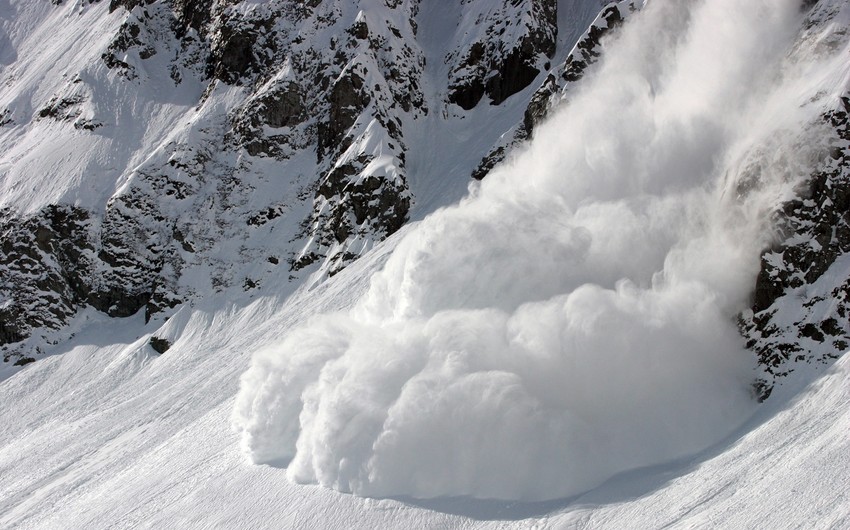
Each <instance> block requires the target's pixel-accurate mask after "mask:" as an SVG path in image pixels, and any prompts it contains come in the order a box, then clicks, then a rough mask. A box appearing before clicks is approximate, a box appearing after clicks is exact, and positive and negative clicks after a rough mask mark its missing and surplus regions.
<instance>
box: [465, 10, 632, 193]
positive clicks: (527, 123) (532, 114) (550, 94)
mask: <svg viewBox="0 0 850 530" xmlns="http://www.w3.org/2000/svg"><path fill="white" fill-rule="evenodd" d="M637 9H638V2H636V1H635V0H624V1H619V2H611V3H609V4H607V5H605V6H604V7H603V8H602V11H601V12H600V13H599V15H598V16H597V17H596V19H595V20H594V21H593V23H592V24H591V25H590V27H589V28H588V29H587V31H585V32H584V35H582V37H581V38H580V39H579V41H578V42H577V43H576V44H575V46H574V47H573V49H572V50H571V51H570V53H569V55H568V56H567V58H566V60H565V61H564V62H563V63H561V64H560V65H557V66H556V67H555V68H552V69H551V70H550V71H549V74H548V75H547V76H546V78H545V80H544V81H543V83H542V84H541V85H540V86H539V88H537V90H536V91H535V92H534V94H533V95H532V97H531V101H530V102H529V104H528V107H527V108H526V110H525V114H524V116H523V120H522V123H521V124H519V126H518V127H517V128H516V130H515V131H514V133H513V134H512V135H508V136H506V137H504V138H503V139H502V141H501V142H500V143H498V144H497V145H495V146H494V147H493V149H492V150H491V151H490V152H489V153H488V154H487V155H486V156H485V157H484V158H483V159H482V160H481V162H480V163H479V165H478V167H477V168H476V169H475V171H474V172H473V174H472V176H473V178H475V179H478V180H480V179H483V178H484V177H485V176H486V175H487V173H489V172H490V170H491V169H493V168H494V167H495V166H496V165H497V164H498V163H500V162H501V161H502V160H504V158H505V155H506V154H507V153H508V152H510V150H511V149H513V148H514V147H515V146H517V145H518V144H519V143H521V142H524V141H525V140H527V139H528V138H530V137H531V133H532V131H533V130H534V125H535V124H537V123H540V121H542V120H543V119H545V118H546V115H547V114H548V113H549V110H550V109H552V108H553V107H554V106H555V105H557V104H558V103H559V102H560V101H562V100H564V99H566V98H567V97H568V94H569V91H570V88H571V86H572V85H573V84H574V83H576V82H578V81H580V80H581V78H582V77H583V76H584V74H585V72H586V70H587V68H588V67H590V66H591V65H593V63H595V62H596V61H597V60H598V58H599V57H600V56H601V54H602V42H603V38H604V37H605V36H606V35H608V34H609V33H610V32H611V31H612V30H615V29H616V28H617V27H618V26H620V24H622V23H623V21H624V20H625V19H626V18H627V17H628V16H629V15H631V14H632V13H634V12H635V11H636V10H637ZM547 70H548V68H547ZM535 75H536V74H535Z"/></svg>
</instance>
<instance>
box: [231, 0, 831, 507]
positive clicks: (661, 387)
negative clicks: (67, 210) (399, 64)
mask: <svg viewBox="0 0 850 530" xmlns="http://www.w3.org/2000/svg"><path fill="white" fill-rule="evenodd" d="M802 19H803V14H802V13H801V11H800V2H799V1H798V0H750V1H747V2H741V1H740V0H710V1H663V0H654V1H652V2H648V3H647V5H646V6H645V8H644V9H643V11H642V12H641V13H640V14H638V15H636V16H634V17H633V18H631V19H630V21H629V22H628V23H627V24H626V25H625V26H624V27H623V29H622V30H621V31H620V33H619V35H617V36H616V38H615V40H613V41H611V42H609V43H607V45H606V52H605V59H604V61H603V62H602V63H600V65H599V66H598V68H597V69H596V71H595V72H594V73H593V74H591V75H590V77H588V78H587V79H586V80H585V82H584V84H583V85H582V87H581V88H580V89H579V90H578V91H577V92H576V93H575V94H574V95H573V96H572V97H571V99H570V101H569V102H566V103H565V104H563V105H562V106H561V107H560V108H559V110H558V111H557V112H556V113H555V115H554V117H553V118H551V119H550V120H549V122H548V123H546V124H544V125H542V126H540V127H539V128H538V132H537V135H536V137H535V138H534V139H533V141H532V142H531V143H530V144H529V145H528V146H527V147H526V148H525V150H524V151H523V152H521V153H518V154H517V155H516V156H515V157H514V158H513V159H512V160H511V161H509V162H508V163H506V164H505V165H503V166H502V167H500V168H499V169H497V170H495V171H494V172H493V173H491V174H490V175H489V176H488V177H487V178H486V179H485V180H484V181H483V183H481V184H480V185H475V186H473V187H472V188H471V190H470V194H469V196H468V197H467V198H466V199H464V200H463V201H462V202H461V203H460V204H458V205H455V206H452V207H449V208H445V209H442V210H440V211H437V212H436V213H434V214H432V215H431V216H429V217H428V218H426V219H425V220H424V221H422V222H421V223H420V224H419V225H417V226H416V227H415V228H414V229H413V230H411V231H410V232H409V233H408V234H407V235H406V236H405V237H404V239H403V240H402V241H401V242H400V243H399V244H398V246H397V248H396V249H395V251H394V253H393V254H392V256H391V257H390V258H389V260H388V262H387V263H386V265H385V267H384V269H383V270H382V271H380V272H378V273H377V274H375V275H374V277H373V278H372V281H371V286H370V288H369V290H368V292H367V293H366V294H365V295H364V296H363V298H362V299H361V300H360V301H359V302H358V303H357V304H356V306H355V307H354V308H353V309H352V310H350V311H348V312H346V313H344V314H331V315H323V316H320V317H318V318H314V319H313V320H312V321H310V322H309V323H308V324H307V325H304V326H302V327H299V328H297V329H294V330H292V331H291V332H290V333H289V334H288V336H287V338H286V339H285V340H284V342H283V343H282V344H280V345H278V346H277V347H275V348H272V349H270V350H266V351H261V352H258V353H257V354H255V356H254V359H253V362H252V365H251V367H250V369H249V370H248V371H247V372H246V373H245V374H244V375H243V377H242V380H241V390H240V393H239V395H238V398H237V403H236V408H235V411H234V424H235V426H236V428H237V429H238V430H239V431H240V432H241V433H242V437H243V444H244V447H245V449H246V451H247V452H248V454H249V455H250V458H251V459H252V461H254V462H256V463H274V464H278V465H280V464H284V465H286V466H287V471H286V472H287V475H288V476H289V477H290V478H291V479H292V480H294V481H297V482H305V483H318V484H321V485H323V486H327V487H331V488H336V489H339V490H341V491H346V492H353V493H355V494H358V495H367V496H397V495H409V496H414V497H422V498H426V497H435V496H455V495H469V496H474V497H479V498H499V499H518V500H542V499H550V498H558V497H565V496H569V495H573V494H576V493H579V492H582V491H585V490H588V489H590V488H593V487H595V486H596V485H598V484H600V483H602V482H603V481H604V480H606V479H607V478H609V477H611V476H612V475H614V474H616V473H618V472H622V471H625V470H628V469H633V468H636V467H640V466H647V465H652V464H657V463H661V462H665V461H669V460H671V459H674V458H679V457H682V456H685V455H689V454H694V453H695V452H698V451H700V450H702V449H704V448H706V447H708V446H709V445H711V444H712V443H715V442H717V441H719V440H720V439H722V438H723V437H725V436H727V435H729V434H730V433H731V432H732V431H733V430H734V429H735V428H736V427H738V426H739V425H741V423H742V422H743V421H744V420H746V418H747V417H748V416H749V415H750V414H751V413H752V412H753V410H754V408H755V406H756V405H755V403H754V400H753V397H752V396H751V392H750V385H751V383H752V380H753V377H754V365H753V362H752V357H753V356H752V354H751V353H749V352H747V351H746V350H745V349H744V347H743V344H742V341H741V339H740V337H739V335H738V333H737V330H736V324H735V315H736V314H737V313H738V312H740V311H742V310H744V309H745V308H746V307H747V306H748V303H749V296H750V293H751V290H752V286H753V284H754V279H755V276H756V274H757V272H758V267H759V253H760V250H761V249H762V248H764V247H765V246H766V245H767V244H768V243H769V241H770V237H771V227H770V218H771V213H772V212H774V211H775V210H776V208H777V207H778V205H780V204H781V203H782V202H783V201H784V200H787V199H789V198H790V197H791V196H792V194H793V193H794V189H795V186H797V185H798V184H799V183H800V181H801V179H802V178H804V177H805V175H806V174H807V171H809V170H810V168H811V167H812V164H814V163H816V161H817V160H818V158H819V157H820V156H823V153H824V149H823V145H824V142H825V141H826V134H825V133H824V130H823V129H821V128H820V127H818V126H817V124H818V123H819V121H820V120H819V116H820V114H821V113H822V112H823V110H824V108H825V106H826V105H828V104H829V103H830V102H831V101H832V98H833V97H834V94H833V93H827V92H828V91H824V90H822V88H823V86H825V85H829V82H830V80H829V72H832V71H834V70H835V64H837V63H835V61H836V60H837V59H836V58H835V57H836V54H834V53H825V52H823V53H822V52H820V51H818V50H819V48H818V46H817V38H816V36H810V37H811V38H807V37H806V35H805V30H804V29H803V28H802Z"/></svg>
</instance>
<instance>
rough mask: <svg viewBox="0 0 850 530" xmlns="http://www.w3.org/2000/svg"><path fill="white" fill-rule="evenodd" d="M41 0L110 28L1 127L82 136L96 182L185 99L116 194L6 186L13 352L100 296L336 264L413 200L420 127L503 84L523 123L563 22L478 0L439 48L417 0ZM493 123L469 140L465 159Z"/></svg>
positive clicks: (223, 287)
mask: <svg viewBox="0 0 850 530" xmlns="http://www.w3.org/2000/svg"><path fill="white" fill-rule="evenodd" d="M585 3H588V5H589V4H598V2H596V0H593V1H591V0H587V2H585ZM21 5H22V6H23V4H21ZM600 5H601V4H600ZM26 7H27V8H28V9H31V10H33V12H34V13H36V14H37V16H40V17H42V18H43V19H47V18H49V17H78V18H79V19H80V20H81V22H80V24H81V25H83V22H82V19H84V18H85V19H87V20H88V21H89V22H88V24H89V25H91V24H92V23H96V24H102V25H103V27H104V28H109V29H108V31H107V32H103V35H101V37H106V38H105V39H104V38H102V39H101V41H98V42H97V43H92V42H90V41H91V40H89V42H87V44H89V45H90V50H88V49H87V50H86V51H87V55H84V56H82V58H81V59H80V62H79V64H71V65H70V67H69V68H68V69H65V70H63V73H62V76H63V79H56V78H51V79H50V83H45V84H44V86H43V88H42V92H43V93H44V95H40V96H39V95H36V96H34V97H33V98H32V100H31V102H28V105H30V106H31V108H33V109H34V110H33V111H32V112H31V113H28V112H27V107H25V106H22V105H21V104H20V101H19V100H16V99H14V98H10V99H9V100H8V101H4V102H0V103H2V104H0V106H3V109H2V110H3V120H2V121H3V130H2V131H0V133H3V134H5V136H4V137H3V138H4V140H3V141H5V142H6V143H8V144H10V145H12V146H13V148H14V146H15V145H16V144H17V145H21V146H22V147H21V148H20V149H21V150H22V151H23V150H24V147H23V145H24V144H25V142H22V141H21V140H20V139H21V138H22V137H26V135H28V134H29V135H31V136H32V137H33V138H35V137H36V136H37V135H38V134H39V131H42V130H49V131H50V134H52V135H54V137H57V138H61V140H60V142H62V143H63V144H64V146H73V145H78V147H76V148H75V149H74V151H75V152H74V153H72V154H69V155H68V156H69V157H76V158H80V159H81V160H82V162H80V163H79V165H80V166H81V167H82V168H83V169H81V170H79V177H78V179H79V181H80V182H84V181H85V180H86V179H88V178H89V177H87V176H86V173H87V171H90V169H86V168H90V167H91V166H92V161H91V159H87V158H86V155H85V154H84V153H85V152H86V151H89V150H90V151H93V152H94V151H97V149H99V148H100V146H101V145H104V144H105V146H106V147H105V148H106V149H108V150H109V151H111V152H114V153H115V152H117V153H120V152H122V150H123V151H126V152H128V153H132V150H133V149H137V147H136V145H137V144H138V143H139V141H138V140H133V139H132V138H131V137H130V135H127V138H126V139H125V138H122V135H124V134H125V133H124V132H123V130H122V129H123V128H126V127H127V126H126V125H124V126H122V125H121V124H122V123H125V124H127V123H132V124H133V125H134V126H135V125H136V124H138V123H142V122H144V121H145V120H148V119H149V114H151V113H153V114H154V115H156V113H158V112H160V113H164V112H166V111H167V112H171V113H172V114H170V115H169V116H166V118H164V120H167V121H168V123H171V124H172V125H168V124H166V126H164V127H163V128H161V129H160V130H161V131H162V132H159V133H153V134H152V133H151V132H150V131H140V132H139V136H138V138H145V140H147V139H148V138H151V137H153V139H154V140H155V142H154V143H152V144H151V145H150V146H149V147H147V148H146V150H145V151H144V152H142V151H138V152H137V153H136V154H135V155H132V154H128V155H127V157H126V158H124V159H120V160H116V161H115V162H113V165H114V166H115V167H116V168H117V169H118V171H117V172H116V173H115V177H114V179H115V182H116V184H115V189H116V191H115V193H114V194H112V195H107V196H104V197H103V198H100V199H97V200H82V201H81V200H79V199H74V198H73V196H79V195H80V192H79V191H74V190H71V191H73V194H72V195H71V196H69V198H63V196H62V194H61V193H60V194H59V196H57V197H50V198H48V197H47V196H46V195H49V194H45V197H44V198H40V197H39V198H36V199H33V198H32V197H27V201H28V202H29V203H30V206H29V207H27V208H24V209H21V208H20V206H19V204H20V202H21V201H16V199H15V196H14V193H12V194H10V197H8V198H6V201H7V203H5V204H4V210H3V217H2V233H3V234H4V246H3V248H2V255H0V282H2V283H3V285H5V286H7V289H5V290H4V292H5V294H4V295H3V297H2V300H0V329H2V334H0V348H2V351H3V356H4V359H6V360H9V361H15V360H16V359H20V358H25V357H31V356H32V355H34V354H37V353H38V351H39V344H44V343H45V341H47V342H50V341H58V340H62V339H63V338H66V337H67V336H69V334H70V333H71V328H69V327H68V325H69V324H70V323H71V322H72V321H73V319H74V317H75V315H77V314H78V313H79V311H80V310H81V309H83V308H86V307H91V308H94V309H96V310H98V311H103V312H105V313H107V314H109V315H111V316H127V315H131V314H135V313H136V312H138V311H140V310H144V314H145V317H146V319H164V318H167V317H168V315H169V314H170V313H171V312H173V310H174V309H175V308H177V307H178V306H179V305H180V304H183V303H192V302H193V301H194V300H197V299H199V298H202V297H204V296H206V294H207V293H210V292H220V293H224V292H232V293H234V296H237V297H238V296H242V294H240V293H245V294H246V295H247V296H250V295H251V292H252V291H254V290H256V289H257V288H258V287H259V286H261V285H263V284H264V283H266V282H279V281H281V280H283V281H290V282H292V283H293V285H297V284H298V283H299V282H301V281H303V279H305V278H307V277H312V278H313V279H312V280H310V281H319V280H320V279H321V278H322V277H327V276H330V275H333V274H335V273H337V272H338V271H339V270H341V269H342V268H343V267H345V266H346V265H347V264H348V263H350V262H351V261H352V260H354V259H356V258H357V257H358V256H360V255H361V254H362V253H363V252H366V251H367V250H369V249H370V248H371V247H372V245H373V244H374V243H375V242H377V241H380V240H382V239H384V238H385V237H387V236H388V235H390V234H392V233H393V232H395V231H396V230H398V229H399V228H400V227H401V226H402V225H403V224H404V223H405V222H407V221H408V219H410V216H411V210H412V209H413V208H414V207H415V205H416V196H415V194H414V193H413V190H412V188H411V185H410V176H409V173H408V171H409V170H408V165H409V163H410V156H411V153H414V154H415V155H416V157H417V159H418V160H426V161H427V160H428V155H427V154H425V153H423V154H418V153H416V150H417V149H420V147H419V146H418V145H412V144H411V140H410V138H411V137H415V138H421V137H423V135H427V134H429V133H426V132H425V131H433V130H439V127H440V124H441V123H445V122H446V121H447V120H454V121H456V122H460V120H465V119H471V117H472V116H473V115H474V113H475V112H476V109H475V107H477V106H479V105H485V102H484V101H482V99H484V98H485V96H486V99H487V100H488V103H487V104H489V105H490V106H497V107H504V110H503V111H502V112H503V113H504V114H505V118H504V119H503V120H502V121H503V122H505V123H516V122H519V121H521V120H522V115H521V112H522V110H523V109H524V108H525V107H526V106H527V100H528V97H529V95H530V94H531V92H532V91H533V90H534V89H535V88H536V87H537V86H538V84H539V83H540V81H541V80H542V79H544V78H545V76H546V75H547V74H548V70H550V61H551V58H552V57H553V56H554V54H555V51H556V46H557V42H556V37H557V35H558V31H559V28H558V13H557V8H558V5H557V2H555V1H554V0H535V1H533V2H516V1H513V0H473V1H464V2H462V3H461V5H460V6H459V8H458V14H459V15H460V18H459V19H458V20H456V21H452V23H453V24H455V27H454V28H453V29H451V28H450V29H451V32H452V35H453V36H452V38H451V39H449V40H448V42H438V43H437V44H438V45H435V39H434V38H433V36H429V35H428V34H427V32H428V31H429V28H428V27H425V29H424V30H423V28H422V26H423V25H425V26H428V24H429V23H430V24H431V25H433V22H429V21H432V20H434V17H435V13H436V11H435V9H437V8H438V7H439V6H436V7H434V6H423V5H422V4H421V2H419V0H386V1H380V2H378V1H374V2H373V1H366V0H363V1H360V2H351V1H349V0H325V1H320V0H312V1H309V2H300V3H292V2H286V1H282V0H276V1H271V2H264V3H255V2H239V1H232V0H110V2H108V3H107V2H97V1H95V2H85V3H76V4H74V5H69V4H68V3H62V2H54V6H53V7H52V8H51V10H42V11H38V10H37V9H36V8H34V7H33V6H31V5H30V6H26ZM590 9H594V8H590ZM423 11H424V12H423ZM577 16H578V15H577ZM562 18H563V19H566V20H570V18H569V16H567V17H562ZM66 20H71V21H72V22H73V19H68V18H66ZM588 22H589V20H584V21H582V20H581V19H580V18H579V19H576V20H571V24H575V25H576V26H577V27H582V28H584V27H586V26H587V24H588ZM440 24H441V25H443V23H442V22H441V23H440ZM85 30H86V31H87V30H89V28H85ZM423 31H425V34H423ZM430 31H432V30H430ZM573 31H574V30H573ZM24 44H25V43H24V42H13V45H14V46H16V47H17V48H18V49H23V47H24ZM66 47H67V48H74V46H73V45H70V44H69V45H68V46H66ZM80 53H81V55H82V53H83V52H82V51H81V52H80ZM15 68H17V69H18V70H21V69H22V68H24V67H23V66H21V67H15ZM15 68H6V69H5V70H3V76H4V78H5V81H6V82H7V84H8V85H9V86H12V87H14V86H16V83H18V84H20V83H22V81H19V80H18V78H17V77H16V75H19V74H15V72H14V70H15ZM77 70H78V71H77ZM65 79H68V80H67V81H66V80H65ZM23 86H24V85H21V87H23ZM172 94H173V95H172ZM159 109H165V110H159ZM175 109H176V110H175ZM181 109H185V110H181ZM180 121H182V122H184V123H183V124H180V125H177V124H178V123H179V122H180ZM175 127H176V128H175ZM130 128H132V127H130ZM169 128H171V132H168V133H166V132H165V131H168V129H169ZM72 131H75V132H72ZM500 132H501V131H495V132H494V133H491V137H492V139H493V140H492V141H495V140H497V139H498V134H499V133H500ZM41 135H42V136H43V135H44V133H43V131H42V132H41ZM157 135H159V136H160V138H157ZM444 141H446V142H452V140H451V139H450V138H447V139H446V140H444ZM492 141H491V143H490V144H486V142H482V143H481V144H480V147H476V148H471V149H467V151H469V160H470V162H469V165H468V167H467V169H466V171H471V170H472V169H473V168H474V160H476V159H480V157H481V156H482V155H484V154H485V153H486V152H487V151H486V150H487V149H489V148H490V146H491V145H492ZM476 149H479V150H478V151H476ZM81 153H83V154H81ZM12 156H13V155H9V157H10V159H11V158H12ZM32 156H33V157H34V156H35V155H32ZM119 156H120V155H114V157H115V158H118V157H119ZM26 157H27V155H25V154H23V155H17V158H18V159H21V158H24V159H26ZM42 158H43V157H42ZM132 160H135V162H132ZM128 162H129V163H128ZM33 164H34V165H35V164H36V163H33ZM122 164H126V169H124V170H121V169H120V168H121V167H122ZM419 164H420V165H421V162H419ZM23 167H24V164H22V163H15V164H14V165H13V170H12V171H13V172H17V173H19V174H20V176H16V177H10V178H9V181H10V182H14V179H15V178H18V179H19V181H23V180H24V178H25V177H24V175H23V172H24V169H23ZM59 167H62V166H59ZM447 167H448V166H447ZM18 168H20V169H18ZM69 170H74V168H66V169H65V171H69ZM42 171H51V172H52V171H53V169H48V168H45V169H43V170H42ZM453 171H456V169H455V170H453ZM468 175H469V173H465V174H463V173H460V174H457V176H456V177H455V178H456V179H458V180H459V181H460V182H462V181H463V180H464V179H465V178H468ZM58 178H60V177H59V176H58V175H57V176H54V174H53V173H51V176H50V177H49V178H48V179H46V180H47V181H50V180H51V179H58ZM93 185H94V184H93ZM11 186H12V187H15V184H14V183H13V184H11ZM52 189H55V187H54V188H52ZM66 195H67V192H66Z"/></svg>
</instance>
